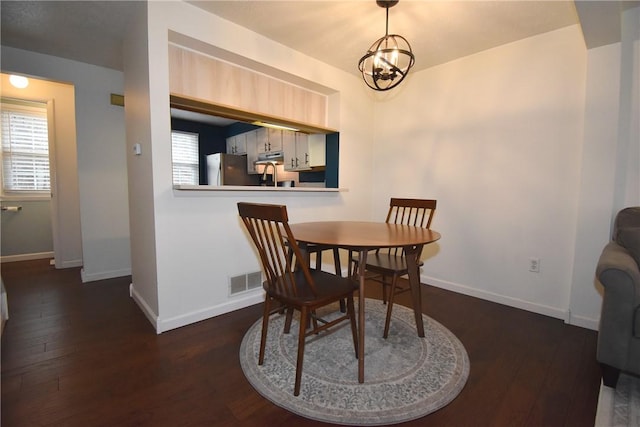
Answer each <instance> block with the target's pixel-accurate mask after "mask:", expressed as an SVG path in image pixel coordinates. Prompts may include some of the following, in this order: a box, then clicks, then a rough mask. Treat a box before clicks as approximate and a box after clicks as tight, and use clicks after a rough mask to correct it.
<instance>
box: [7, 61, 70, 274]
mask: <svg viewBox="0 0 640 427" xmlns="http://www.w3.org/2000/svg"><path fill="white" fill-rule="evenodd" d="M9 77H10V76H9V75H8V74H5V73H0V90H1V92H0V95H1V97H2V98H5V99H14V100H23V101H26V102H29V103H35V104H38V103H39V104H40V105H46V117H47V134H48V148H49V153H48V159H49V186H50V189H49V190H48V197H47V196H44V198H45V199H48V204H49V207H48V212H49V215H48V221H46V218H45V219H43V215H42V212H43V211H47V208H46V207H44V206H45V205H46V203H44V204H43V203H41V206H39V207H35V205H34V203H35V202H42V200H33V199H34V198H31V199H28V198H27V199H26V200H25V199H23V200H15V199H14V200H10V203H9V200H5V198H6V197H5V196H4V195H3V197H2V205H3V206H5V205H6V206H7V207H9V206H13V207H14V209H13V210H12V211H4V213H3V214H2V216H3V218H2V220H3V222H4V221H8V220H9V217H8V215H9V214H15V215H13V217H14V219H15V218H16V217H18V216H19V215H20V216H21V217H22V220H23V221H20V222H25V223H28V224H29V228H28V229H27V232H25V233H22V235H21V238H20V240H19V241H20V243H21V244H22V245H25V244H26V243H27V242H28V240H27V237H28V236H30V237H35V236H36V235H40V236H45V235H47V234H48V235H49V236H50V242H49V243H46V242H44V240H42V241H40V242H39V243H38V244H39V245H41V246H38V247H36V246H33V247H31V248H30V249H28V251H27V252H31V253H30V254H24V253H23V254H19V255H22V256H23V257H29V256H31V257H36V258H37V257H41V258H51V254H50V253H48V252H50V251H47V250H46V248H45V246H44V245H45V244H49V248H52V252H53V258H54V259H55V266H56V268H68V267H80V266H82V235H81V227H80V198H79V187H78V166H77V146H76V122H75V90H74V86H73V85H71V84H67V83H59V82H52V81H47V80H41V79H36V78H32V77H28V85H27V86H25V87H22V88H18V87H15V86H13V85H12V84H11V83H10V81H9ZM42 196H43V195H42V194H41V195H40V198H41V199H42ZM35 198H36V199H37V197H35ZM14 202H20V203H19V204H18V203H14ZM19 206H22V209H21V210H17V209H18V208H19ZM27 207H28V208H29V209H27ZM38 211H40V217H39V218H40V219H39V220H38V222H36V220H34V219H33V218H29V217H30V216H32V215H35V214H36V212H38ZM14 222H15V221H14ZM36 224H39V225H38V227H40V228H36ZM44 224H48V225H44ZM2 225H3V229H2V230H1V233H2V235H3V237H5V236H6V233H10V231H9V230H13V228H14V226H15V225H14V224H13V223H12V224H10V225H7V227H6V228H5V224H4V223H3V224H2ZM47 227H49V228H47ZM48 229H50V231H46V230H48ZM16 241H17V239H16ZM41 248H45V249H41ZM2 249H5V248H4V247H3V248H2ZM21 251H22V252H24V251H25V249H24V247H23V248H22V249H21ZM34 251H35V252H34ZM0 255H2V258H3V259H2V261H3V262H4V261H6V260H5V259H4V253H2V254H0ZM32 259H33V258H32ZM8 260H18V259H15V258H14V259H11V258H10V259H8Z"/></svg>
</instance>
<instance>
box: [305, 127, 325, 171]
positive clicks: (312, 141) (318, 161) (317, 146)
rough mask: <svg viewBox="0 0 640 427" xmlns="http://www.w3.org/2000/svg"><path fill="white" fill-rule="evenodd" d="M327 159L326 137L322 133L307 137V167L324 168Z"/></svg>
mask: <svg viewBox="0 0 640 427" xmlns="http://www.w3.org/2000/svg"><path fill="white" fill-rule="evenodd" d="M326 158H327V136H326V135H325V134H323V133H316V134H311V135H309V166H311V167H312V168H319V167H324V166H325V165H326Z"/></svg>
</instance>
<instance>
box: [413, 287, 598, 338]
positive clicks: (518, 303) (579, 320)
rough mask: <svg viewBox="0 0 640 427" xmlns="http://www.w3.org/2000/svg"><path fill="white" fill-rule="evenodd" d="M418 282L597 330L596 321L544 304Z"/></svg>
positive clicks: (485, 292)
mask: <svg viewBox="0 0 640 427" xmlns="http://www.w3.org/2000/svg"><path fill="white" fill-rule="evenodd" d="M420 281H421V282H422V283H428V284H429V285H433V286H435V287H437V288H442V289H446V290H448V291H452V292H456V293H459V294H463V295H469V296H472V297H476V298H480V299H483V300H487V301H491V302H495V303H498V304H502V305H506V306H509V307H514V308H519V309H521V310H526V311H530V312H532V313H537V314H542V315H545V316H549V317H553V318H556V319H561V320H564V321H565V323H569V324H571V325H575V326H580V327H583V328H587V329H593V330H597V329H598V320H597V319H588V318H586V317H580V316H572V315H571V313H570V312H569V310H562V309H559V308H556V307H550V306H548V305H544V304H537V303H532V302H530V301H525V300H521V299H518V298H512V297H507V296H504V295H500V294H496V293H493V292H487V291H484V290H480V289H475V288H470V287H468V286H465V285H460V284H457V283H452V282H447V281H445V280H439V279H435V278H433V277H429V276H425V275H421V276H420Z"/></svg>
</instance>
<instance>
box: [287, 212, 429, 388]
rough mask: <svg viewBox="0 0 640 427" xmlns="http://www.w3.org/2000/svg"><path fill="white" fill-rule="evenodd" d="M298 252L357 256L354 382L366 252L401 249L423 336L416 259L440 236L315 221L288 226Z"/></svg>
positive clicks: (375, 224)
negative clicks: (312, 248)
mask: <svg viewBox="0 0 640 427" xmlns="http://www.w3.org/2000/svg"><path fill="white" fill-rule="evenodd" d="M289 226H290V228H291V231H292V233H293V236H294V237H295V239H296V241H298V243H299V244H300V247H301V249H302V250H304V248H305V245H307V244H313V245H322V246H330V247H338V248H343V249H347V250H350V251H356V252H358V254H359V262H358V265H359V269H358V280H359V292H358V351H359V354H358V381H359V382H360V383H362V382H364V354H365V352H364V331H365V327H364V308H365V307H364V299H365V298H364V283H365V270H366V268H365V266H366V264H367V253H368V252H369V251H371V250H375V249H380V248H396V247H402V248H403V249H404V251H405V257H406V260H407V267H408V271H409V284H410V286H411V301H412V303H413V311H414V316H415V320H416V329H417V331H418V336H419V337H424V325H423V323H422V303H421V301H422V298H421V291H420V277H419V273H418V261H419V260H418V256H419V254H420V253H421V252H422V248H423V246H424V245H426V244H429V243H433V242H435V241H437V240H438V239H440V233H438V232H437V231H434V230H429V229H426V228H421V227H414V226H410V225H400V224H387V223H384V222H355V221H319V222H304V223H298V224H289Z"/></svg>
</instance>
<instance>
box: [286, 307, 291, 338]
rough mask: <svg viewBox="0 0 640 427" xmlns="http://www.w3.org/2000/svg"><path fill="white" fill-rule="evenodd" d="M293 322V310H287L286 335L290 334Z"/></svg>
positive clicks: (289, 308)
mask: <svg viewBox="0 0 640 427" xmlns="http://www.w3.org/2000/svg"><path fill="white" fill-rule="evenodd" d="M292 320H293V308H292V307H288V308H287V317H286V318H285V319H284V333H285V334H288V333H289V331H290V330H291V321H292Z"/></svg>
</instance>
